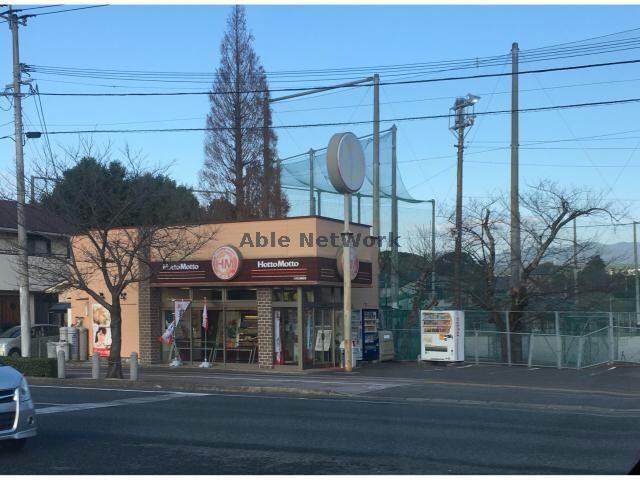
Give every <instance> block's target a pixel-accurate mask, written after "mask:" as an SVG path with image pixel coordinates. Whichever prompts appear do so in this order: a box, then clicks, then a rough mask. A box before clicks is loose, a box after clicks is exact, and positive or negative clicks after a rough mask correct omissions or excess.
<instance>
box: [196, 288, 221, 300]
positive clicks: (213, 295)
mask: <svg viewBox="0 0 640 480" xmlns="http://www.w3.org/2000/svg"><path fill="white" fill-rule="evenodd" d="M205 298H206V299H207V301H209V300H211V301H214V302H215V301H221V300H222V290H221V289H219V288H194V289H193V299H194V300H204V299H205Z"/></svg>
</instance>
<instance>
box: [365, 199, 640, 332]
mask: <svg viewBox="0 0 640 480" xmlns="http://www.w3.org/2000/svg"><path fill="white" fill-rule="evenodd" d="M356 197H357V199H358V223H361V222H360V219H361V216H360V212H361V210H360V199H361V198H362V196H361V195H360V194H359V193H356ZM638 323H640V322H638Z"/></svg>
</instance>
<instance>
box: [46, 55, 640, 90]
mask: <svg viewBox="0 0 640 480" xmlns="http://www.w3.org/2000/svg"><path fill="white" fill-rule="evenodd" d="M637 63H640V59H634V60H621V61H616V62H603V63H591V64H584V65H572V66H564V67H551V68H541V69H536V70H522V71H520V72H519V75H526V74H536V73H550V72H561V71H571V70H582V69H587V68H601V67H609V66H617V65H632V64H637ZM505 76H511V73H508V72H501V73H483V74H477V75H466V76H458V77H440V78H423V79H420V80H398V81H389V82H380V85H413V84H423V83H436V82H447V81H456V80H471V79H479V78H495V77H505ZM370 86H371V84H369V83H363V84H360V85H353V86H352V88H356V87H370ZM314 88H326V89H329V90H333V89H339V88H341V87H338V86H333V85H329V86H323V87H317V86H316V87H288V88H275V89H266V90H265V89H260V90H242V91H224V92H219V91H215V92H210V91H201V92H119V93H116V92H111V93H106V92H102V93H99V92H94V93H64V92H47V93H41V95H46V96H57V97H155V96H185V95H237V94H250V93H268V92H271V93H273V92H299V91H306V90H311V89H314Z"/></svg>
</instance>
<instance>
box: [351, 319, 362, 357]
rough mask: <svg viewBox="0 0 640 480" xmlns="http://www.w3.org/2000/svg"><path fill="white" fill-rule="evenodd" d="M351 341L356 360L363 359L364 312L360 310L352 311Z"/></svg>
mask: <svg viewBox="0 0 640 480" xmlns="http://www.w3.org/2000/svg"><path fill="white" fill-rule="evenodd" d="M351 341H352V342H353V347H352V348H353V356H354V358H355V360H358V361H362V313H361V312H360V310H352V311H351Z"/></svg>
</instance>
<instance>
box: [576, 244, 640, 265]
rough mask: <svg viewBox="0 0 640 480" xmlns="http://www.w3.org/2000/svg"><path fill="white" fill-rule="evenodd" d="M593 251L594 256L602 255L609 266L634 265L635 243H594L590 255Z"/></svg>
mask: <svg viewBox="0 0 640 480" xmlns="http://www.w3.org/2000/svg"><path fill="white" fill-rule="evenodd" d="M591 251H593V252H594V253H593V254H594V255H600V257H601V258H602V260H604V262H605V263H606V264H608V265H609V264H610V265H611V266H620V265H633V242H618V243H593V244H592V245H591V247H590V248H589V253H590V252H591ZM639 253H640V252H639Z"/></svg>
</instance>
